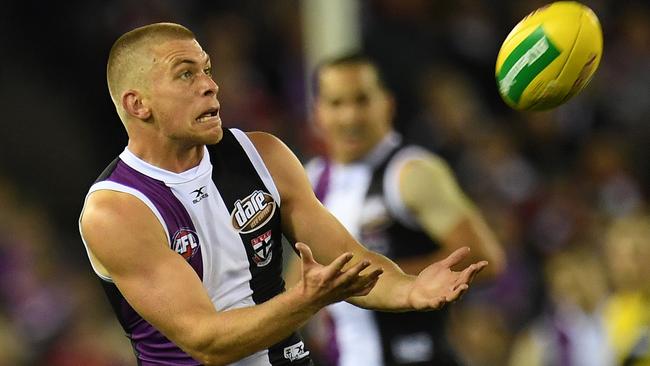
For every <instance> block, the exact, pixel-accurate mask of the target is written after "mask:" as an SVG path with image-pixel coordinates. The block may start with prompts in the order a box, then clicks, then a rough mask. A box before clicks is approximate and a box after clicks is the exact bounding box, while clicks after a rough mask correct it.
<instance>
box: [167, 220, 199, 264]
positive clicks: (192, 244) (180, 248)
mask: <svg viewBox="0 0 650 366" xmlns="http://www.w3.org/2000/svg"><path fill="white" fill-rule="evenodd" d="M172 245H173V249H174V251H175V252H176V253H178V254H180V255H182V256H183V258H185V259H186V260H190V259H191V258H192V257H194V255H195V254H196V253H197V252H198V251H199V236H198V235H196V233H195V232H194V231H192V230H190V229H188V228H181V229H178V231H176V233H175V234H174V237H173V239H172Z"/></svg>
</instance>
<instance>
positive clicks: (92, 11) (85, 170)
mask: <svg viewBox="0 0 650 366" xmlns="http://www.w3.org/2000/svg"><path fill="white" fill-rule="evenodd" d="M545 3H546V2H545V1H538V0H525V1H514V0H497V1H477V0H459V1H453V2H446V1H432V0H367V1H361V4H362V5H361V15H362V16H361V20H360V21H361V24H362V31H363V49H364V50H365V51H366V52H367V53H368V54H369V55H370V56H372V57H374V58H375V59H376V60H377V61H378V63H379V65H380V66H382V68H383V71H384V73H385V76H386V79H387V81H388V84H389V86H390V88H391V89H392V90H394V92H395V95H396V98H397V102H398V119H397V124H396V126H395V128H396V129H397V130H398V131H400V132H401V133H402V134H404V135H405V136H406V137H407V138H410V139H411V140H414V141H416V142H418V143H420V144H422V145H424V146H426V147H428V148H430V149H431V150H433V151H435V152H437V153H438V154H440V155H441V156H443V157H444V158H445V159H447V161H448V162H449V163H450V165H451V166H452V168H453V169H454V171H455V172H456V174H457V175H458V177H459V179H460V182H461V185H462V186H463V188H464V189H465V190H466V191H467V192H468V194H469V195H470V196H471V197H472V198H473V199H474V200H475V202H477V204H478V205H479V207H480V208H481V210H482V211H483V213H484V216H485V217H486V218H487V220H488V222H489V224H490V225H491V226H492V227H493V228H494V230H495V231H496V232H497V234H498V236H499V239H500V241H501V242H502V243H503V245H504V246H505V248H506V251H507V254H508V268H507V270H506V273H505V274H504V275H503V276H502V277H501V278H499V279H498V281H496V283H493V284H490V285H485V286H481V287H474V288H472V290H471V291H470V292H469V293H468V294H467V295H466V296H465V298H464V299H463V300H462V301H461V302H459V303H456V304H454V305H453V320H452V322H451V323H450V324H449V327H448V334H449V337H450V339H451V340H452V342H453V344H455V345H456V347H457V348H458V350H459V354H460V355H461V356H462V357H463V361H465V362H466V363H467V365H476V366H482V365H485V366H492V365H495V366H499V365H512V366H520V365H521V366H523V365H525V366H529V365H558V366H568V365H572V366H580V365H590V366H592V365H649V364H650V270H648V264H650V210H649V207H648V204H649V201H648V199H649V196H648V195H649V194H650V190H649V189H648V188H649V187H650V166H649V163H648V162H649V161H650V159H648V158H647V156H648V151H647V149H648V146H650V145H649V144H648V142H650V123H648V116H650V5H648V3H647V2H645V1H613V0H612V1H605V0H593V1H585V3H586V4H588V5H589V6H590V7H592V9H594V11H595V12H596V13H597V14H598V16H599V18H600V21H601V23H602V26H603V31H604V37H605V41H604V42H605V50H604V56H603V59H602V62H601V65H600V68H599V70H598V71H597V73H596V76H595V78H594V79H593V80H592V82H591V83H590V84H589V85H588V87H587V88H586V90H584V91H583V93H582V94H580V95H579V96H577V97H576V98H574V99H573V100H571V101H570V102H569V103H567V104H566V105H564V106H561V107H560V108H557V109H555V110H552V111H548V112H537V113H520V112H515V111H512V110H510V109H508V108H507V107H506V106H505V104H504V103H503V102H502V101H501V100H500V99H499V96H498V94H497V88H496V84H495V81H494V63H495V59H496V54H497V52H498V49H499V46H500V43H501V41H502V40H503V39H504V38H505V36H506V35H507V34H508V32H509V31H510V29H512V27H513V26H514V24H516V23H517V21H518V20H519V19H521V18H522V17H523V16H524V15H526V14H527V13H528V12H530V11H532V10H533V9H535V8H537V7H539V6H541V5H543V4H545ZM300 16H301V14H300V2H298V1H292V0H278V1H272V2H259V1H210V2H208V1H199V0H191V1H172V0H167V1H154V0H146V1H142V2H138V5H137V6H136V5H135V4H134V3H132V2H129V1H123V0H116V1H113V2H104V1H99V0H89V1H83V2H82V1H70V2H65V3H56V4H54V3H53V4H49V3H41V2H37V1H21V2H17V1H10V2H8V3H7V4H3V11H2V12H0V20H2V21H1V22H0V23H1V24H2V25H1V27H2V28H0V31H2V33H3V35H4V37H3V38H2V39H1V42H2V50H3V56H4V57H3V60H2V65H1V67H0V80H2V83H0V103H1V104H0V106H1V107H2V110H3V113H4V117H5V120H4V122H3V123H2V132H1V133H0V143H1V144H2V146H3V150H2V154H1V156H0V232H1V233H2V235H1V236H0V366H5V365H6V366H9V365H12V366H13V365H30V366H31V365H48V366H50V365H51V366H68V365H70V366H71V365H86V366H100V365H101V366H104V365H111V366H121V365H132V364H134V359H133V357H132V355H131V349H130V346H129V344H128V339H127V338H126V337H125V336H124V335H123V334H122V333H121V330H120V328H119V324H118V323H117V321H116V320H115V318H114V316H113V315H112V313H111V312H110V308H109V306H108V303H107V301H106V300H105V299H104V295H103V294H102V293H101V290H100V286H99V282H98V281H99V280H98V279H96V278H95V277H94V276H93V275H92V271H91V270H90V266H89V265H88V263H87V260H86V259H85V257H84V256H85V253H84V249H83V245H82V244H81V242H80V239H79V238H78V234H77V218H78V214H79V209H80V208H81V205H82V200H83V197H84V194H85V190H86V189H87V187H88V186H89V185H90V184H91V182H92V181H93V180H94V178H95V177H96V176H97V175H98V174H99V173H100V172H101V170H102V169H103V168H104V166H106V165H107V164H108V163H109V162H110V161H111V160H112V159H113V157H114V156H115V155H117V154H118V153H119V152H120V151H121V149H122V148H123V147H124V145H125V144H126V135H125V134H124V133H123V132H122V127H121V125H120V123H119V121H118V118H117V116H116V114H115V112H114V110H113V107H112V104H111V102H110V98H109V97H108V93H107V88H106V86H105V79H104V78H105V76H104V75H105V74H104V67H105V60H106V56H107V54H108V50H109V48H110V45H111V44H112V42H113V41H114V39H116V38H117V37H118V36H119V35H120V34H121V33H123V32H124V31H126V30H129V29H131V28H133V27H136V26H139V25H143V24H146V23H150V22H156V21H165V20H166V21H175V22H180V23H182V24H184V25H186V26H188V27H190V28H191V29H193V30H194V31H195V32H196V33H197V36H198V38H199V40H200V42H201V43H202V44H203V46H204V47H205V48H206V50H207V51H208V53H209V54H210V55H211V56H212V62H213V67H214V72H213V74H214V77H215V79H216V80H217V82H218V84H219V86H220V92H219V99H220V101H221V105H222V110H221V117H222V120H223V121H224V123H225V125H226V127H235V126H236V127H238V128H241V129H243V130H263V131H268V132H272V133H274V134H276V135H278V136H279V137H281V138H282V139H283V140H284V141H285V142H286V143H287V144H288V145H289V146H290V147H291V148H292V149H293V150H294V151H295V152H296V153H297V154H298V155H299V156H300V157H301V159H303V160H305V161H306V160H307V159H309V157H311V156H313V155H314V154H316V153H318V152H319V151H321V150H320V149H321V144H320V143H319V141H318V131H315V130H314V129H313V127H312V124H311V123H310V116H309V112H308V111H309V105H308V104H309V101H308V100H307V97H306V93H305V87H306V79H308V78H307V77H306V76H305V75H306V73H305V66H304V62H303V60H304V56H303V46H302V42H303V39H302V29H301V26H302V25H301V21H300ZM332 26H336V25H335V24H333V25H332ZM5 50H7V52H5ZM644 146H645V147H644ZM315 350H317V348H315ZM314 355H315V356H316V358H317V357H318V354H317V352H316V351H314Z"/></svg>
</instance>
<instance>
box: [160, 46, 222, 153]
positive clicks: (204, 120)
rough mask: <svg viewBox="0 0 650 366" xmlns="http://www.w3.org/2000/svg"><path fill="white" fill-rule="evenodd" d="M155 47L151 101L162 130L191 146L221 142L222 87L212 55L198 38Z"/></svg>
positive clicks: (163, 133) (173, 138)
mask: <svg viewBox="0 0 650 366" xmlns="http://www.w3.org/2000/svg"><path fill="white" fill-rule="evenodd" d="M153 49H154V52H153V53H154V58H155V59H154V62H153V66H152V68H151V72H150V77H151V79H150V80H149V83H150V84H149V88H148V90H149V93H148V97H149V100H148V103H149V106H150V108H151V111H152V115H153V120H154V123H157V124H158V128H159V129H160V132H161V134H162V135H164V136H166V137H168V138H170V139H172V140H177V141H178V142H180V143H181V144H188V145H190V146H192V145H200V144H214V143H217V142H219V140H221V137H222V135H223V131H222V130H221V118H220V117H219V108H220V106H219V101H218V100H217V92H218V90H219V87H218V86H217V84H216V83H215V82H214V80H212V75H211V65H210V58H209V57H208V55H207V54H206V53H205V52H204V51H203V49H201V46H200V45H199V44H198V42H197V41H196V40H173V41H167V42H164V43H162V44H160V45H156V46H154V48H153Z"/></svg>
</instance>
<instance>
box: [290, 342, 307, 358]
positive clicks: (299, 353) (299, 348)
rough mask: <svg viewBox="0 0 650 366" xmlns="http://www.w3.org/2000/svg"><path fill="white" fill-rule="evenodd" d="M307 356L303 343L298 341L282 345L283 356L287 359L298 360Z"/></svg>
mask: <svg viewBox="0 0 650 366" xmlns="http://www.w3.org/2000/svg"><path fill="white" fill-rule="evenodd" d="M307 356H309V351H305V344H304V343H303V342H302V341H300V342H298V343H296V344H294V345H292V346H289V347H284V358H286V359H287V360H289V361H295V360H300V359H301V358H305V357H307Z"/></svg>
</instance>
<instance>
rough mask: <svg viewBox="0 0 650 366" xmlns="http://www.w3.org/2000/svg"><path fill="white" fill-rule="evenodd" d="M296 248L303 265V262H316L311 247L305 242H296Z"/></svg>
mask: <svg viewBox="0 0 650 366" xmlns="http://www.w3.org/2000/svg"><path fill="white" fill-rule="evenodd" d="M296 249H297V250H298V253H300V259H301V261H302V264H303V266H304V265H305V264H313V263H316V261H315V260H314V255H313V254H312V253H311V249H310V248H309V246H308V245H307V244H305V243H300V242H298V243H296Z"/></svg>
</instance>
